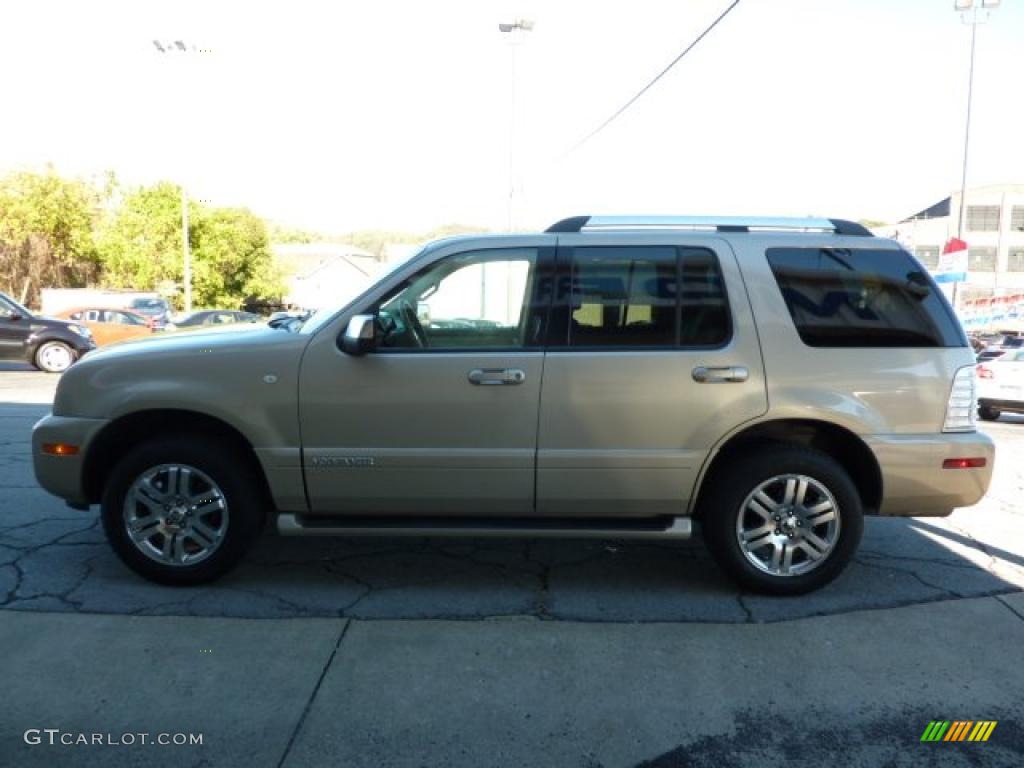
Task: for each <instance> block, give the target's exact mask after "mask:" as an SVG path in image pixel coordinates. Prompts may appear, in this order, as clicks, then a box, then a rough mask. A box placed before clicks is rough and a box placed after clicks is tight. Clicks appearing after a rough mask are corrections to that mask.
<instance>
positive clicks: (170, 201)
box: [98, 182, 191, 291]
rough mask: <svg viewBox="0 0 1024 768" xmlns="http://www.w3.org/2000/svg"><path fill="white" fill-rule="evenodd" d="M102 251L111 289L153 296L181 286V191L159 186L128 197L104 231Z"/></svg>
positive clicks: (105, 278)
mask: <svg viewBox="0 0 1024 768" xmlns="http://www.w3.org/2000/svg"><path fill="white" fill-rule="evenodd" d="M189 240H190V242H191V237H190V238H189ZM98 247H99V253H100V260H101V263H102V265H103V280H104V282H105V283H106V284H107V285H109V286H110V287H113V288H132V289H135V290H144V291H151V290H154V289H155V288H156V286H157V285H159V284H160V283H163V282H173V283H175V284H180V283H181V281H182V277H183V271H184V264H183V263H182V257H181V252H182V242H181V188H180V187H178V186H177V185H175V184H171V183H170V182H160V183H159V184H156V185H154V186H152V187H141V188H139V189H136V190H133V191H131V192H129V193H128V194H127V195H126V196H125V198H124V200H123V201H122V203H121V205H120V207H119V208H118V209H117V211H116V212H115V213H114V214H113V216H112V217H111V219H110V220H109V221H108V222H107V223H106V225H105V226H104V227H103V229H102V231H101V232H100V234H99V237H98Z"/></svg>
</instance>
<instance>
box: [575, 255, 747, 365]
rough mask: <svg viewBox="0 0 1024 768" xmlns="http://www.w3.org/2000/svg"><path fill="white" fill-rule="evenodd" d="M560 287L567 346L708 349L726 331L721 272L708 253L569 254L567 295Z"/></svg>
mask: <svg viewBox="0 0 1024 768" xmlns="http://www.w3.org/2000/svg"><path fill="white" fill-rule="evenodd" d="M561 286H562V290H561V291H560V294H561V296H560V297H559V299H560V301H559V303H560V304H562V305H563V306H564V305H565V304H567V305H568V325H569V328H568V332H567V342H568V346H570V347H605V348H609V347H613V348H614V347H618V348H645V347H670V348H671V347H677V346H684V347H709V346H720V345H722V344H724V343H725V342H726V341H727V340H728V338H729V336H730V333H731V327H730V323H729V309H728V304H727V302H726V297H725V288H724V286H723V283H722V275H721V271H720V269H719V267H718V262H717V260H716V259H715V255H714V253H712V252H711V251H710V250H708V249H706V248H676V247H674V246H627V247H602V246H597V247H587V248H575V249H573V250H572V258H571V277H570V279H569V281H568V290H566V289H565V283H564V282H562V283H561ZM566 293H567V294H568V296H566V295H565V294H566Z"/></svg>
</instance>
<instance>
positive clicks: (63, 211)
mask: <svg viewBox="0 0 1024 768" xmlns="http://www.w3.org/2000/svg"><path fill="white" fill-rule="evenodd" d="M105 193H106V190H104V191H101V190H98V189H96V188H95V187H94V186H92V185H90V184H89V183H87V182H84V181H81V180H77V179H71V180H69V179H63V178H61V177H60V176H59V175H58V174H57V173H56V171H54V169H53V168H47V169H46V171H45V172H44V173H28V172H17V173H12V174H10V175H8V176H6V177H4V178H2V179H0V290H3V291H5V292H7V293H10V294H12V295H14V296H15V297H16V298H19V299H21V300H23V301H27V302H28V303H32V304H36V303H37V302H38V296H39V290H40V288H41V287H43V285H44V283H45V286H46V287H75V286H83V285H86V284H87V283H88V282H90V281H92V280H94V279H95V278H96V277H97V275H98V273H99V260H98V254H97V249H96V244H95V241H94V234H93V233H94V229H95V226H96V224H97V222H98V219H99V217H100V211H101V206H102V203H103V199H104V194H105Z"/></svg>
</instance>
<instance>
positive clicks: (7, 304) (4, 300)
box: [0, 293, 32, 317]
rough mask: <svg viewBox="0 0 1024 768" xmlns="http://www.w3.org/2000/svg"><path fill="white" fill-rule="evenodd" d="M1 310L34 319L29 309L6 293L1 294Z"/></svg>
mask: <svg viewBox="0 0 1024 768" xmlns="http://www.w3.org/2000/svg"><path fill="white" fill-rule="evenodd" d="M0 309H2V310H3V311H5V312H17V313H18V314H19V315H21V316H22V317H32V313H31V312H29V311H28V309H26V308H25V307H23V306H22V305H21V304H19V303H18V302H16V301H15V300H14V299H12V298H11V297H10V296H8V295H7V294H4V293H0Z"/></svg>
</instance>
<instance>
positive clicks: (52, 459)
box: [32, 414, 107, 505]
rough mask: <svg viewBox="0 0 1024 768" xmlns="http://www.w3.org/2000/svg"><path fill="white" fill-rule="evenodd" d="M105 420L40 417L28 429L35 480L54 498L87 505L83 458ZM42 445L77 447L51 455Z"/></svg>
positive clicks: (104, 424)
mask: <svg viewBox="0 0 1024 768" xmlns="http://www.w3.org/2000/svg"><path fill="white" fill-rule="evenodd" d="M106 424H107V420H106V419H82V418H78V417H74V416H54V415H52V414H50V415H48V416H44V417H43V418H42V419H41V420H40V421H39V422H37V423H36V425H35V426H34V427H33V428H32V468H33V469H34V470H35V475H36V481H37V482H38V483H39V485H41V486H42V487H43V488H44V489H45V490H47V491H49V492H50V493H52V494H53V495H54V496H59V497H60V498H62V499H64V500H65V501H67V502H68V503H69V504H73V505H83V504H88V503H89V498H88V494H87V493H86V485H85V479H86V478H85V472H84V470H85V457H86V456H87V455H88V451H89V445H90V443H91V442H92V441H93V439H94V438H95V437H96V435H97V434H99V432H100V430H101V429H103V427H104V426H106ZM44 443H66V444H69V445H74V446H78V453H76V454H74V455H70V456H53V455H51V454H48V453H43V444H44Z"/></svg>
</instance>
